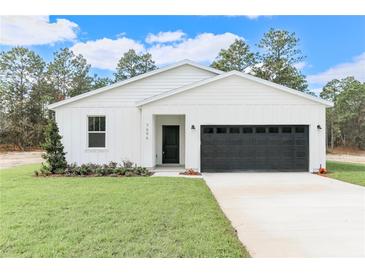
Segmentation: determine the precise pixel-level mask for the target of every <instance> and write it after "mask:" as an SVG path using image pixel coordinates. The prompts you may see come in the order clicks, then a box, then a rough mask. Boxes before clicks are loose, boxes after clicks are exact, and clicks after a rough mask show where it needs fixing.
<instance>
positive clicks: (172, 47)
mask: <svg viewBox="0 0 365 274" xmlns="http://www.w3.org/2000/svg"><path fill="white" fill-rule="evenodd" d="M236 38H241V37H239V36H237V35H235V34H233V33H229V32H227V33H223V34H213V33H202V34H199V35H197V36H196V37H194V38H189V39H186V38H185V39H183V40H182V41H180V42H175V43H173V44H163V43H155V44H153V45H152V46H150V47H149V48H146V47H145V46H144V45H143V44H142V43H140V42H138V41H135V40H133V39H131V38H128V37H121V38H117V39H109V38H103V39H99V40H95V41H87V42H79V43H76V44H75V45H74V46H72V47H71V50H73V51H74V52H75V53H77V54H82V55H83V56H84V57H85V58H86V59H87V60H88V62H89V64H91V66H92V67H94V68H101V69H108V70H114V69H115V67H116V65H117V62H118V60H119V59H120V57H122V55H123V54H124V53H125V52H127V51H128V50H129V49H134V50H135V51H137V52H140V53H145V52H149V53H151V54H152V58H153V60H154V61H155V62H156V64H157V65H167V64H171V63H174V62H177V61H180V60H182V59H191V60H193V61H196V62H201V63H210V62H212V61H213V60H214V59H215V57H216V56H217V54H218V52H219V51H220V50H221V49H222V48H227V47H228V46H229V45H230V44H232V43H233V42H234V40H235V39H236ZM241 39H242V38H241Z"/></svg>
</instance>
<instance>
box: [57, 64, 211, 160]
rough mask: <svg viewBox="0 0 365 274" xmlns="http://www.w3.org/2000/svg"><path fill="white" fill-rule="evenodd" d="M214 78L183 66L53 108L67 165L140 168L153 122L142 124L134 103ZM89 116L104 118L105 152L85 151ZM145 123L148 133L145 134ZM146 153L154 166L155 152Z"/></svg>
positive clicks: (152, 129) (150, 135) (94, 149)
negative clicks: (113, 163)
mask: <svg viewBox="0 0 365 274" xmlns="http://www.w3.org/2000/svg"><path fill="white" fill-rule="evenodd" d="M215 75H216V74H214V73H213V72H209V71H206V70H203V69H199V68H196V67H193V66H190V65H183V66H180V67H177V68H174V69H171V70H168V71H165V72H161V73H159V74H156V75H153V76H151V77H148V78H145V79H141V80H139V81H136V82H132V83H130V84H127V85H125V86H122V87H119V88H115V89H112V90H109V91H106V92H104V93H101V94H97V95H94V96H90V97H88V98H84V99H82V100H79V101H76V102H73V103H70V104H67V105H64V106H61V107H59V108H56V109H55V112H56V121H57V124H58V126H59V129H60V133H61V135H62V136H63V139H62V142H63V144H64V146H65V151H66V152H67V154H66V159H67V161H68V163H74V162H75V163H77V164H82V163H90V162H92V163H100V164H101V163H108V162H110V161H116V162H121V161H122V160H130V161H133V162H135V163H137V164H141V161H140V160H141V145H142V141H143V140H146V139H145V138H146V137H147V138H150V140H151V141H154V139H155V135H154V134H155V133H154V123H155V121H154V119H152V117H151V118H150V119H149V120H148V121H144V122H143V123H142V121H141V115H140V113H141V110H140V109H138V108H137V107H135V104H136V102H137V101H140V100H143V99H145V98H147V97H151V96H154V95H157V94H159V93H161V92H165V91H167V90H171V89H174V88H177V87H180V86H183V85H187V84H190V83H191V82H195V81H200V80H203V79H206V78H208V77H212V76H215ZM88 115H105V116H106V127H107V129H106V146H107V148H105V149H100V148H93V149H91V148H87V140H88V139H87V116H88ZM146 123H147V124H148V126H147V127H149V130H150V131H149V132H148V133H146ZM142 124H143V125H144V128H143V129H144V131H143V132H141V125H142ZM151 133H152V134H151ZM146 135H147V136H146ZM149 153H150V154H149V157H150V158H151V159H150V162H152V161H154V163H155V157H153V155H156V148H152V150H151V151H150V152H149Z"/></svg>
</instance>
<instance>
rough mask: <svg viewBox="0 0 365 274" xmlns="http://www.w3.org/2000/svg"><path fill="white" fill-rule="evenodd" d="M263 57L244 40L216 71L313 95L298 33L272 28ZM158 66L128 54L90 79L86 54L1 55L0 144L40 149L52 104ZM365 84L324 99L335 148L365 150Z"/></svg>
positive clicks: (345, 82)
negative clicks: (106, 72) (249, 76)
mask: <svg viewBox="0 0 365 274" xmlns="http://www.w3.org/2000/svg"><path fill="white" fill-rule="evenodd" d="M257 48H258V50H259V51H258V52H253V51H252V50H251V49H250V46H249V45H248V44H247V43H246V42H245V41H244V40H241V39H236V40H235V41H234V42H233V43H232V44H231V45H230V46H229V47H228V48H227V49H222V50H221V51H220V52H219V53H218V56H217V57H216V58H215V60H214V61H213V62H212V64H211V67H213V68H217V69H220V70H223V71H231V70H237V71H242V72H246V73H250V74H252V75H255V76H257V77H260V78H262V79H266V80H269V81H272V82H274V83H277V84H281V85H284V86H287V87H290V88H293V89H296V90H299V91H302V92H307V93H310V92H309V90H308V83H307V81H306V78H305V76H304V75H303V74H302V73H301V71H300V70H299V69H298V68H297V67H296V64H298V63H299V62H302V61H303V60H304V59H305V56H304V55H303V54H302V52H301V50H300V49H299V38H298V37H296V35H295V33H290V32H288V31H285V30H276V29H270V30H269V31H268V32H266V33H265V34H264V35H263V37H262V38H261V40H260V41H259V43H258V44H257ZM155 69H157V66H156V64H155V61H154V60H153V58H152V56H151V54H149V53H145V54H138V53H136V52H135V51H134V50H132V49H131V50H129V51H128V52H126V53H125V54H123V56H121V58H120V60H119V61H118V64H117V67H116V70H115V73H114V74H113V77H112V78H108V77H99V76H98V75H95V74H94V75H91V73H90V65H89V64H88V63H87V60H86V59H85V58H84V57H83V56H82V55H75V54H74V53H73V52H72V51H71V50H70V49H68V48H63V49H60V50H58V51H56V52H55V53H54V55H53V59H52V60H51V61H50V62H48V63H47V62H45V61H44V60H43V59H42V57H41V56H40V55H38V54H37V53H35V52H34V51H32V50H30V49H27V48H24V47H14V48H12V49H10V50H9V51H3V52H1V53H0V99H1V105H0V144H14V145H16V146H17V147H19V148H20V149H25V148H27V147H32V146H38V145H39V144H40V143H42V142H43V141H44V129H45V127H46V125H47V119H48V118H49V117H50V113H49V111H47V108H46V106H47V105H48V104H51V103H54V102H57V101H60V100H63V99H66V98H70V97H73V96H76V95H79V94H82V93H84V92H87V91H90V90H93V89H97V88H101V87H104V86H107V85H109V84H111V83H114V82H117V81H121V80H125V79H128V78H131V77H134V76H137V75H140V74H143V73H145V72H148V71H151V70H155ZM364 91H365V83H361V82H359V81H357V80H355V79H354V78H352V77H348V78H346V79H342V80H337V79H334V80H333V81H331V82H329V83H328V84H327V85H326V86H325V87H324V88H323V91H322V92H321V94H320V96H321V97H322V98H325V99H328V100H332V101H333V102H335V107H334V108H331V109H328V110H327V111H328V113H327V126H328V139H329V142H328V143H329V145H330V146H331V147H334V146H338V145H346V146H356V147H359V148H364V146H365V133H364V131H365V113H364V111H365V92H364Z"/></svg>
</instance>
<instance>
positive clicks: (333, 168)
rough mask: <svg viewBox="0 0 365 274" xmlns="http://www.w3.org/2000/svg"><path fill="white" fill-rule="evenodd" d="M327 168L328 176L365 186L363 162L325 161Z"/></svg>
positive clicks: (364, 166) (364, 165)
mask: <svg viewBox="0 0 365 274" xmlns="http://www.w3.org/2000/svg"><path fill="white" fill-rule="evenodd" d="M327 170H328V171H329V173H328V174H326V176H328V177H331V178H334V179H338V180H341V181H345V182H348V183H352V184H356V185H360V186H365V164H352V163H344V162H332V161H327Z"/></svg>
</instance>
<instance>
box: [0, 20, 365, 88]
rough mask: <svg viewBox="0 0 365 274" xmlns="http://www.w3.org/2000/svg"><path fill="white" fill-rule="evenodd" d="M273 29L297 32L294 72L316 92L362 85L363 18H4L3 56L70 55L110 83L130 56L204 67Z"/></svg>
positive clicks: (0, 24) (364, 61) (364, 64)
mask: <svg viewBox="0 0 365 274" xmlns="http://www.w3.org/2000/svg"><path fill="white" fill-rule="evenodd" d="M270 28H276V29H284V30H288V31H290V32H295V33H296V35H297V37H298V38H300V42H299V48H300V49H301V50H302V52H303V54H304V55H305V56H306V59H305V60H304V62H300V63H298V64H296V67H297V68H298V69H300V70H301V71H302V73H303V74H304V75H306V77H307V80H308V83H309V88H310V90H312V91H314V92H316V93H318V91H319V90H320V89H321V88H322V87H323V85H325V84H326V83H327V82H328V81H330V80H332V79H334V78H344V77H346V76H355V78H357V79H358V80H360V81H363V82H365V16H63V15H57V16H2V17H0V50H5V51H6V50H9V49H11V48H12V47H14V46H17V45H20V46H25V47H28V48H30V49H32V50H34V51H35V52H37V53H38V54H40V55H41V56H42V57H43V58H44V59H45V60H46V61H50V60H51V59H52V56H53V52H55V51H56V50H58V49H60V48H63V47H69V48H71V49H72V50H73V51H74V52H75V53H77V54H82V55H83V56H84V57H85V58H86V59H87V60H88V62H89V64H91V66H92V73H97V74H98V75H100V76H112V74H113V71H114V69H115V67H116V64H117V62H118V59H119V58H120V57H121V56H122V55H123V53H125V52H126V51H128V49H131V48H132V49H135V50H136V51H137V52H140V53H144V52H149V53H151V54H152V58H153V59H154V60H155V61H156V64H157V65H158V66H160V67H162V66H165V65H168V64H171V63H174V62H177V61H180V60H182V59H191V60H193V61H196V62H198V63H201V64H205V65H209V64H210V63H211V62H212V61H213V60H214V59H215V57H216V56H217V54H218V52H219V51H220V49H222V48H227V47H228V46H229V45H230V44H231V43H232V42H233V41H234V40H235V39H236V38H240V39H244V40H245V41H246V42H247V43H248V44H249V45H250V47H251V49H252V50H253V51H257V50H258V48H257V47H256V44H257V43H258V42H259V40H260V38H261V37H262V36H263V34H264V33H265V32H267V31H268V30H269V29H270Z"/></svg>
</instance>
